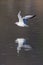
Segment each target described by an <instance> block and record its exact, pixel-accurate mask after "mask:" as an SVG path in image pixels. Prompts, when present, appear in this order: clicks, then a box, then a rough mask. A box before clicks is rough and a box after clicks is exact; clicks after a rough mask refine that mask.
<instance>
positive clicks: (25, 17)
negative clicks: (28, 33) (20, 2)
mask: <svg viewBox="0 0 43 65" xmlns="http://www.w3.org/2000/svg"><path fill="white" fill-rule="evenodd" d="M17 16H18V19H19V22H15V24H16V25H17V26H20V27H28V25H27V24H26V23H27V21H26V20H27V19H28V18H31V17H33V15H27V16H24V17H22V16H21V11H19V13H18V15H17ZM24 19H25V21H24ZM24 22H26V23H24Z"/></svg>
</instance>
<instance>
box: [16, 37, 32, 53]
mask: <svg viewBox="0 0 43 65" xmlns="http://www.w3.org/2000/svg"><path fill="white" fill-rule="evenodd" d="M25 41H26V39H24V38H17V39H16V40H15V43H18V46H17V53H18V54H19V51H20V50H21V48H24V49H25V50H26V51H27V50H30V49H32V47H31V46H30V45H27V44H25Z"/></svg>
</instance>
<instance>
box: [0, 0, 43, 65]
mask: <svg viewBox="0 0 43 65" xmlns="http://www.w3.org/2000/svg"><path fill="white" fill-rule="evenodd" d="M19 10H21V12H22V13H21V15H22V16H25V15H27V14H33V15H34V14H35V15H36V17H35V18H33V19H29V21H30V22H28V25H29V28H20V27H18V26H16V25H14V22H16V21H18V18H17V14H18V12H19ZM19 37H23V38H26V39H28V41H29V44H30V45H31V46H32V48H33V49H32V50H31V51H29V52H25V51H23V52H21V53H20V55H19V56H18V55H17V52H16V44H15V42H14V41H15V39H16V38H19ZM0 65H43V1H42V0H0Z"/></svg>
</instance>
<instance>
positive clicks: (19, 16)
mask: <svg viewBox="0 0 43 65" xmlns="http://www.w3.org/2000/svg"><path fill="white" fill-rule="evenodd" d="M20 14H21V11H19V13H18V15H17V16H18V18H19V19H20V18H21V15H20Z"/></svg>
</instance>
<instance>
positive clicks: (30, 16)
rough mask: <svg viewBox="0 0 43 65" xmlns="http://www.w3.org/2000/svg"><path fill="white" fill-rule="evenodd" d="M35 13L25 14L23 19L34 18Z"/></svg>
mask: <svg viewBox="0 0 43 65" xmlns="http://www.w3.org/2000/svg"><path fill="white" fill-rule="evenodd" d="M32 17H33V15H27V16H24V17H23V19H28V18H32Z"/></svg>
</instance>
